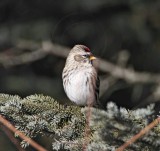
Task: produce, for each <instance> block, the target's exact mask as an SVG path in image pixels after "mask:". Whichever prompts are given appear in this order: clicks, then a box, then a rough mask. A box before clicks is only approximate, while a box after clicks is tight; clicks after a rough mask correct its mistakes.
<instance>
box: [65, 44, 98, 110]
mask: <svg viewBox="0 0 160 151" xmlns="http://www.w3.org/2000/svg"><path fill="white" fill-rule="evenodd" d="M95 59H97V58H96V57H95V56H94V55H93V54H92V53H91V50H90V49H89V48H88V47H87V46H85V45H79V44H78V45H75V46H74V47H73V48H72V49H71V50H70V52H69V54H68V57H67V59H66V63H65V66H64V69H63V72H62V80H63V87H64V91H65V93H66V95H67V96H68V98H69V99H70V100H71V101H72V102H74V103H75V104H76V105H78V106H94V107H97V108H98V106H100V101H99V86H100V80H99V77H98V73H97V70H96V68H95V67H94V66H93V61H94V60H95Z"/></svg>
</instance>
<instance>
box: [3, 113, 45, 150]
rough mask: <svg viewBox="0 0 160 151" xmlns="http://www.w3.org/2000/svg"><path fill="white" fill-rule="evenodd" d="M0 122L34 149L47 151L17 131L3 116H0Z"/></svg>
mask: <svg viewBox="0 0 160 151" xmlns="http://www.w3.org/2000/svg"><path fill="white" fill-rule="evenodd" d="M0 122H1V123H2V124H3V125H5V126H6V127H7V128H8V129H10V130H11V131H12V132H14V133H16V134H17V135H18V136H19V137H20V138H21V139H23V140H25V141H26V142H28V143H29V144H30V145H31V146H32V147H34V148H35V149H37V150H38V151H47V150H46V149H45V148H43V147H42V146H40V145H39V144H37V143H36V142H35V141H34V140H32V139H31V138H29V137H27V136H25V134H23V133H22V132H20V131H19V130H17V129H16V128H15V127H14V126H13V125H12V124H11V123H10V122H8V121H7V120H6V119H5V118H4V117H3V116H2V115H0Z"/></svg>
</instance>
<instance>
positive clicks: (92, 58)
mask: <svg viewBox="0 0 160 151" xmlns="http://www.w3.org/2000/svg"><path fill="white" fill-rule="evenodd" d="M95 59H97V58H96V57H95V56H93V55H90V57H89V60H90V61H92V60H95Z"/></svg>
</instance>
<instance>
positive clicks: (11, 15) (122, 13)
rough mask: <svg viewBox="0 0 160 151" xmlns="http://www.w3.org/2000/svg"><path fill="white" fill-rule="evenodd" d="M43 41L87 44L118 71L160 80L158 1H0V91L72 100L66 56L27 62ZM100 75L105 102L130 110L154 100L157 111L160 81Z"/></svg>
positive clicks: (63, 44)
mask: <svg viewBox="0 0 160 151" xmlns="http://www.w3.org/2000/svg"><path fill="white" fill-rule="evenodd" d="M44 41H51V42H52V43H53V46H54V45H58V46H63V47H64V48H71V47H73V46H74V45H75V44H84V45H86V46H88V47H89V48H90V49H91V50H92V52H93V54H94V55H95V56H98V57H99V58H102V59H104V60H106V61H107V62H110V63H112V64H114V65H115V66H117V67H122V68H126V69H127V70H128V69H129V70H131V71H133V72H135V73H137V72H138V73H141V72H143V73H145V74H151V79H152V75H153V78H154V77H158V76H159V72H160V1H159V0H154V1H153V0H145V1H144V0H128V1H124V0H94V1H93V0H76V1H75V0H69V1H64V0H54V1H53V0H47V1H42V0H34V1H33V0H32V1H31V0H12V1H11V0H1V2H0V93H7V94H13V95H15V94H17V95H20V96H21V97H26V96H28V95H31V94H35V93H36V94H44V95H49V96H51V97H53V98H54V99H56V100H58V101H60V102H61V103H66V102H67V101H68V99H67V97H66V95H65V93H64V90H63V86H62V79H61V74H62V70H63V67H64V63H65V57H61V56H59V55H55V54H54V53H48V54H44V55H41V56H37V55H35V56H34V55H33V57H32V59H31V60H30V59H29V61H25V57H26V55H29V56H31V55H32V54H34V52H36V51H37V50H39V49H41V48H42V43H43V42H44ZM57 51H58V50H57ZM62 56H63V55H62ZM34 57H35V59H34ZM19 58H22V59H21V61H20V62H19V61H18V60H19ZM23 59H24V60H23ZM26 60H27V59H26ZM114 70H115V69H114V68H113V71H114ZM99 75H100V79H101V90H100V91H101V100H102V102H103V103H104V104H106V103H107V102H108V101H114V102H116V103H117V104H118V105H119V106H124V107H126V108H129V109H132V108H135V107H139V106H140V107H143V106H145V105H147V104H149V103H152V102H156V103H157V105H156V108H157V110H159V103H158V101H159V100H160V84H159V83H160V82H159V80H157V81H156V80H155V81H154V80H152V81H150V80H148V81H147V80H146V82H141V81H140V80H139V81H136V82H133V81H127V80H126V79H125V78H123V77H119V78H118V77H114V76H113V75H112V74H111V73H110V72H104V71H101V70H99ZM159 77H160V76H159ZM142 79H143V77H142ZM155 79H156V78H155ZM68 102H69V101H68Z"/></svg>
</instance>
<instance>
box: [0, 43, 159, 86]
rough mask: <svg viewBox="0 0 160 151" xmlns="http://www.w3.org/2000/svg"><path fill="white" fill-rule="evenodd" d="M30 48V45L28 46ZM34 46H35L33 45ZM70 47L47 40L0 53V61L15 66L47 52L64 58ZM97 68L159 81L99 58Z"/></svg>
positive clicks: (135, 80) (142, 80) (115, 74)
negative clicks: (15, 52)
mask: <svg viewBox="0 0 160 151" xmlns="http://www.w3.org/2000/svg"><path fill="white" fill-rule="evenodd" d="M28 43H29V44H30V42H27V41H26V42H24V41H23V42H22V41H20V42H19V43H18V44H17V45H18V46H21V48H22V47H23V48H26V47H27V44H28ZM30 48H31V46H30ZM34 48H35V47H34ZM69 51H70V48H68V47H64V46H60V45H57V44H52V43H51V42H49V41H44V42H42V46H40V45H39V49H37V50H35V51H33V52H30V53H24V54H21V55H19V56H13V57H8V56H7V55H5V54H2V53H1V54H0V63H1V64H2V65H3V66H6V67H7V66H15V65H20V64H24V63H29V62H33V61H36V60H39V59H41V58H44V57H45V56H46V55H47V54H53V55H55V56H58V57H62V58H66V57H67V55H68V53H69ZM98 69H99V70H100V71H102V72H106V73H109V74H111V75H112V76H113V77H115V78H118V79H124V80H126V81H127V82H128V83H160V74H153V73H148V72H136V71H134V70H133V69H130V68H125V67H121V66H118V65H115V64H113V63H111V62H108V61H106V60H104V59H101V58H99V64H98Z"/></svg>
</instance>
